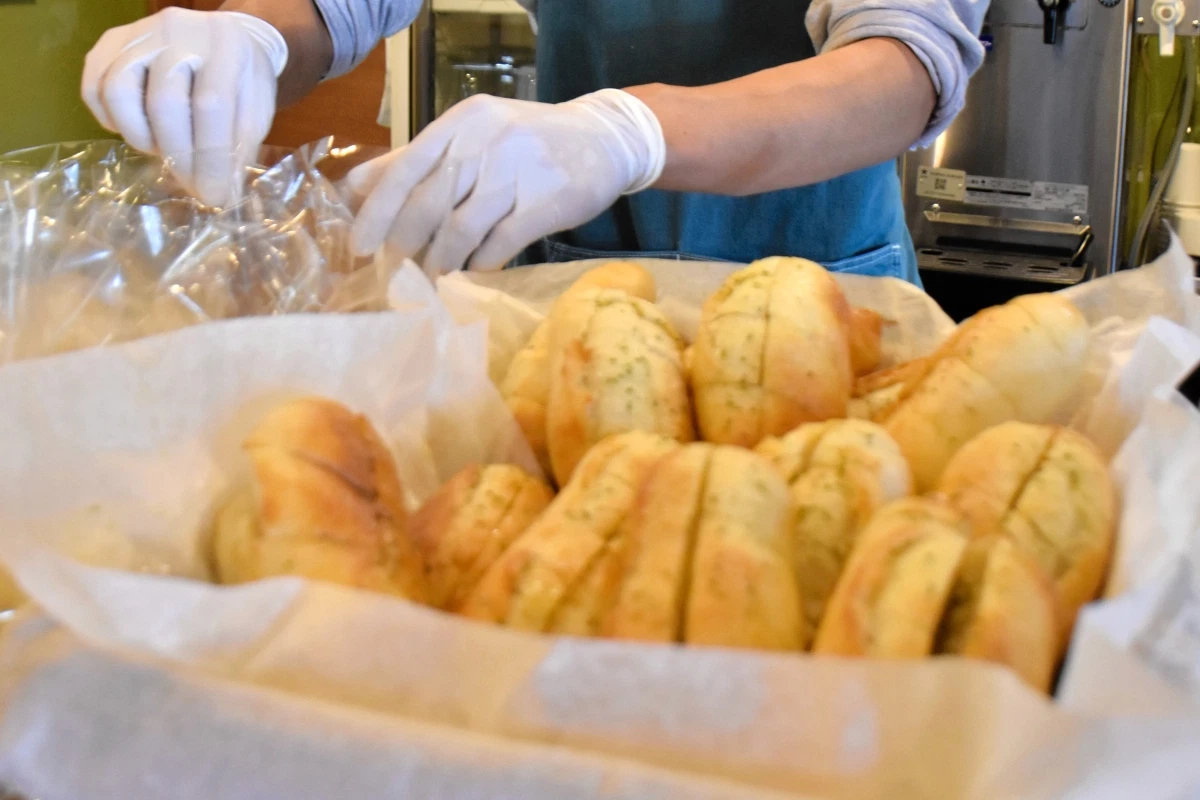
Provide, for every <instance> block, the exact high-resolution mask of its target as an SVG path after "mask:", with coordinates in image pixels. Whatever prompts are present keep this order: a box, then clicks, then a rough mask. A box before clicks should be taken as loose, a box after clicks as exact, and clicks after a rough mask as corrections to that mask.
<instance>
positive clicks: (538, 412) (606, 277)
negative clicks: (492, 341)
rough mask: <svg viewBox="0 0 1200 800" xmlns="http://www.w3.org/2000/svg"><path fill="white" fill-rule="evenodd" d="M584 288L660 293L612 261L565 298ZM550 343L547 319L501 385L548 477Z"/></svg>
mask: <svg viewBox="0 0 1200 800" xmlns="http://www.w3.org/2000/svg"><path fill="white" fill-rule="evenodd" d="M585 289H615V290H619V291H623V292H625V293H627V294H629V295H630V296H632V297H640V298H642V299H643V300H647V301H653V300H654V298H655V297H656V296H657V294H658V286H657V285H656V283H655V281H654V276H652V275H651V274H650V273H649V272H647V271H646V270H645V269H643V268H642V267H639V266H638V265H637V264H633V263H630V262H628V261H613V262H611V263H609V264H605V265H603V266H600V267H597V268H595V269H593V270H589V271H587V272H585V273H584V274H583V275H581V276H580V277H579V279H578V280H577V281H575V283H574V284H572V285H571V287H570V288H569V289H567V291H566V292H564V293H563V296H564V297H569V296H570V295H572V294H574V293H576V292H579V291H582V290H585ZM556 305H557V304H556ZM551 314H553V310H552V311H551ZM549 342H550V322H549V319H546V320H543V321H542V323H541V324H540V325H538V327H537V328H536V329H535V330H534V332H533V336H532V337H530V339H529V341H528V342H527V343H526V344H525V346H524V347H523V348H521V350H520V351H518V352H517V355H516V356H515V357H514V358H513V360H512V363H511V364H510V365H509V367H508V372H507V373H506V374H505V376H504V380H503V381H502V382H501V385H500V394H501V396H502V397H503V398H504V401H505V402H506V403H507V404H508V407H509V409H510V410H511V411H512V414H513V417H515V418H516V420H517V424H518V425H519V426H520V428H521V431H522V432H523V433H524V434H525V438H526V439H527V440H528V441H529V444H530V447H531V448H532V449H533V453H534V455H535V456H536V457H537V459H538V463H539V464H541V467H542V469H543V470H544V471H545V473H546V474H547V475H550V474H551V472H552V469H551V465H550V454H549V451H548V450H547V446H546V404H547V402H548V401H549V397H550V351H549Z"/></svg>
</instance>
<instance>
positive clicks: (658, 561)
mask: <svg viewBox="0 0 1200 800" xmlns="http://www.w3.org/2000/svg"><path fill="white" fill-rule="evenodd" d="M711 460H712V446H711V445H707V444H690V445H685V446H684V447H681V448H680V449H679V450H677V451H675V452H674V453H671V454H670V455H668V456H666V457H665V458H663V459H661V460H660V461H659V462H658V463H657V464H655V465H654V466H653V467H652V468H651V469H650V472H649V473H648V474H647V476H646V479H645V480H644V481H643V482H642V485H641V487H640V488H639V490H638V493H637V500H636V502H635V503H634V506H633V508H632V510H631V511H630V513H629V516H627V517H626V518H625V522H624V524H623V525H622V527H621V531H620V538H621V540H622V543H623V547H624V551H623V555H622V559H621V561H622V576H621V585H620V589H619V591H618V592H617V594H616V598H615V602H614V603H613V608H612V612H611V613H610V614H609V615H608V616H607V619H606V620H605V625H604V630H603V632H604V633H605V634H606V635H609V636H614V637H617V638H621V639H641V640H645V641H655V642H679V641H682V640H683V610H684V603H685V601H686V600H687V592H688V584H689V583H690V576H691V559H692V555H693V552H694V550H695V541H696V526H697V524H698V521H699V520H698V513H699V509H700V504H701V500H702V498H703V494H704V488H705V483H706V479H707V477H708V470H709V464H710V462H711Z"/></svg>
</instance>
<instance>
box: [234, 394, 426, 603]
mask: <svg viewBox="0 0 1200 800" xmlns="http://www.w3.org/2000/svg"><path fill="white" fill-rule="evenodd" d="M245 451H246V454H247V455H248V456H249V458H250V462H251V465H252V467H253V480H252V481H251V482H250V484H249V485H247V486H244V487H242V488H241V489H239V490H238V491H236V492H235V493H234V494H233V496H232V498H231V499H230V500H229V501H228V502H227V503H226V504H225V505H224V507H223V508H221V510H220V511H219V512H218V514H217V519H216V525H215V528H214V531H213V542H212V544H213V561H214V567H215V570H216V573H217V575H218V577H219V578H220V580H222V581H223V582H225V583H239V582H243V581H252V580H257V579H259V578H266V577H271V576H278V575H298V576H302V577H306V578H311V579H314V580H324V581H329V582H332V583H340V584H344V585H347V586H354V587H358V588H363V589H373V590H376V591H381V592H388V593H392V594H398V595H401V596H403V597H407V598H409V599H410V600H416V601H419V602H424V601H425V598H426V594H427V592H426V586H425V576H424V567H423V565H422V563H421V558H420V555H419V554H418V552H417V549H416V546H415V544H414V543H413V542H412V540H411V539H410V538H409V536H408V531H407V525H406V515H405V510H404V502H403V492H402V490H401V486H400V480H399V478H398V477H397V475H396V467H395V464H394V463H393V461H392V456H391V453H389V452H388V449H387V447H386V446H384V444H383V442H382V441H381V440H380V438H379V436H378V434H376V433H375V430H374V429H373V428H372V427H371V424H370V423H369V422H367V420H366V419H365V418H363V417H361V416H359V415H357V414H354V413H352V412H351V411H349V410H348V409H347V408H345V407H344V406H341V405H339V404H338V403H335V402H333V401H330V400H322V399H317V398H308V399H301V400H295V401H292V402H289V403H285V404H284V405H282V406H279V407H277V408H276V409H274V410H273V411H272V412H271V413H269V414H268V415H267V416H266V417H265V418H264V419H263V420H262V422H261V423H259V425H258V427H257V428H256V429H255V430H254V432H253V433H252V434H251V435H250V437H249V438H248V439H247V440H246V443H245Z"/></svg>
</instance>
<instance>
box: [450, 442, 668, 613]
mask: <svg viewBox="0 0 1200 800" xmlns="http://www.w3.org/2000/svg"><path fill="white" fill-rule="evenodd" d="M677 447H678V445H677V444H676V443H675V442H674V441H672V440H670V439H667V438H665V437H662V436H657V435H655V434H651V433H644V432H640V431H635V432H631V433H626V434H621V435H618V436H612V437H609V438H607V439H605V440H604V441H602V442H600V443H599V444H597V445H596V446H595V447H593V448H592V450H591V451H590V452H589V453H588V454H587V457H586V458H584V459H583V461H581V462H580V464H579V468H578V469H577V470H576V471H575V474H574V476H573V477H572V478H571V481H570V482H569V483H567V484H566V486H564V487H563V490H562V491H561V492H560V493H559V495H558V496H557V497H556V498H554V500H553V502H551V503H550V505H549V507H548V508H547V509H546V510H545V512H544V513H542V515H541V516H539V517H538V519H537V520H536V521H535V522H534V523H533V524H532V525H530V526H529V527H528V528H527V529H526V530H525V532H524V533H523V534H521V535H520V536H519V537H517V540H516V541H515V542H513V543H512V545H510V546H509V548H508V549H507V550H506V551H505V552H504V553H503V554H502V555H501V556H500V557H499V558H498V559H496V560H495V561H494V562H493V563H492V565H491V567H489V568H488V569H487V571H486V572H484V574H483V577H482V579H480V581H479V583H478V584H477V585H476V586H475V588H474V589H473V590H472V591H471V592H470V594H468V595H467V597H466V600H465V601H464V602H463V604H462V608H461V612H462V613H463V614H464V615H465V616H468V617H471V618H473V619H480V620H487V621H490V622H498V623H502V624H506V625H509V626H511V627H514V628H519V629H522V630H531V631H556V632H569V633H579V634H585V635H590V634H594V633H596V632H598V631H599V628H600V623H601V619H600V616H601V614H602V613H603V612H604V611H606V610H607V609H608V608H609V607H611V603H612V596H613V592H614V591H615V589H616V587H615V585H611V584H609V583H604V582H603V581H602V580H601V579H603V578H606V577H608V576H611V574H612V572H611V568H612V558H614V557H615V555H614V554H615V552H616V550H615V548H610V547H609V545H610V542H611V541H612V540H613V539H614V538H615V537H616V536H617V534H618V531H619V530H620V528H621V524H622V522H624V520H625V516H626V514H628V513H629V510H630V508H631V507H632V506H633V503H634V498H635V496H636V494H637V487H638V486H639V485H640V484H641V482H642V479H643V477H644V476H645V475H646V473H647V472H648V471H649V470H650V468H651V467H652V466H653V465H654V463H655V462H657V461H658V460H659V459H660V458H662V457H663V456H665V455H667V454H668V453H670V452H672V451H673V450H674V449H676V448H677ZM593 576H597V577H593ZM598 582H599V583H600V585H599V586H597V583H598ZM564 606H567V607H568V610H567V611H565V612H564V614H566V616H567V617H568V618H569V619H567V620H566V621H564V622H563V623H562V624H561V625H557V624H556V622H557V620H556V615H558V613H559V611H560V609H561V608H562V607H564ZM566 628H572V629H571V630H564V629H566Z"/></svg>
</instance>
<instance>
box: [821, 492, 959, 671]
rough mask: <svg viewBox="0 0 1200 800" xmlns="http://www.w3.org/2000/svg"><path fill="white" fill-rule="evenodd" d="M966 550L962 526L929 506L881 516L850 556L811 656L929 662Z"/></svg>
mask: <svg viewBox="0 0 1200 800" xmlns="http://www.w3.org/2000/svg"><path fill="white" fill-rule="evenodd" d="M967 542H968V536H967V527H966V522H965V520H964V519H963V518H962V517H961V516H960V515H959V514H958V513H957V512H956V511H954V510H952V509H951V508H949V507H948V506H945V505H943V504H941V503H939V502H937V501H934V500H930V499H926V498H916V497H909V498H904V499H902V500H897V501H896V502H894V503H891V504H889V505H886V506H884V507H883V508H881V509H880V510H879V511H878V513H876V514H875V516H874V517H872V519H871V521H870V522H869V523H868V524H867V527H866V528H865V529H864V530H863V532H862V533H861V534H859V538H858V542H857V543H856V544H855V547H854V550H853V551H852V552H851V553H850V558H849V560H848V561H847V563H846V568H845V570H843V572H842V575H841V577H840V578H839V579H838V582H837V585H836V586H835V587H834V590H833V594H832V595H831V596H830V598H829V603H828V605H827V606H826V610H825V616H824V618H823V619H822V620H821V627H820V628H819V629H818V631H817V637H816V641H815V642H814V644H813V652H814V653H825V654H830V655H841V656H873V657H877V658H922V657H924V656H928V655H930V653H931V652H932V651H933V644H934V638H935V636H936V634H937V631H938V624H939V622H940V621H941V619H942V613H943V611H944V610H945V607H946V602H947V600H948V599H949V597H950V591H951V589H952V588H953V586H954V581H955V576H956V575H957V573H958V568H959V563H960V561H961V560H962V557H963V553H964V551H965V550H966V548H967Z"/></svg>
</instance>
